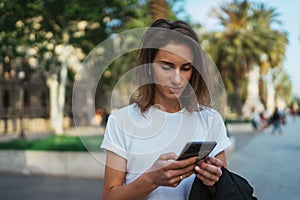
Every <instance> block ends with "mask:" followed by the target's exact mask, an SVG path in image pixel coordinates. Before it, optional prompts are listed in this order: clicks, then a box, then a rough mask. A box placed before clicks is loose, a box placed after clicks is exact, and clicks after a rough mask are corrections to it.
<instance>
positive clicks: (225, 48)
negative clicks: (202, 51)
mask: <svg viewBox="0 0 300 200" xmlns="http://www.w3.org/2000/svg"><path fill="white" fill-rule="evenodd" d="M212 13H213V14H214V16H215V17H217V18H218V19H219V21H220V23H221V24H222V25H223V27H224V29H223V30H222V31H218V32H214V33H208V35H207V36H206V38H207V40H208V41H209V45H208V48H207V51H208V52H209V53H210V54H211V55H212V57H213V59H214V61H215V63H216V65H217V66H218V68H219V70H220V72H221V75H222V76H223V77H224V79H225V87H226V89H227V90H228V93H229V97H230V99H229V103H231V105H230V107H231V108H232V110H236V111H237V113H238V114H239V115H241V111H242V105H243V102H244V100H245V99H246V91H245V89H246V88H247V87H246V85H247V83H246V81H247V74H248V72H249V71H250V70H251V69H252V67H253V66H255V65H258V66H259V67H260V74H261V75H264V74H265V73H266V72H267V71H268V70H269V69H270V68H273V67H279V66H280V65H281V63H282V61H283V58H284V56H285V47H286V45H287V35H286V33H285V32H281V31H278V30H276V29H274V28H273V24H274V23H279V22H280V21H279V20H278V18H277V17H278V13H277V12H276V10H275V9H274V8H267V7H266V5H265V4H263V3H259V4H255V3H251V2H249V1H247V0H244V1H238V0H234V1H232V2H230V3H225V4H223V5H221V6H220V7H219V8H216V9H214V10H213V11H212ZM232 86H234V87H232Z"/></svg>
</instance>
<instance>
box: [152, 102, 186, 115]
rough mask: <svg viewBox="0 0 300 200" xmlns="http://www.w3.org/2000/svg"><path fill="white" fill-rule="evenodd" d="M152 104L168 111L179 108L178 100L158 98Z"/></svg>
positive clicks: (176, 110) (171, 111)
mask: <svg viewBox="0 0 300 200" xmlns="http://www.w3.org/2000/svg"><path fill="white" fill-rule="evenodd" d="M154 106H155V107H156V108H158V109H160V110H163V111H165V112H169V113H175V112H178V111H180V110H181V107H180V103H179V101H178V100H165V99H164V100H163V101H160V100H159V99H155V100H154Z"/></svg>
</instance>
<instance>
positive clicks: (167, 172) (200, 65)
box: [101, 19, 230, 200]
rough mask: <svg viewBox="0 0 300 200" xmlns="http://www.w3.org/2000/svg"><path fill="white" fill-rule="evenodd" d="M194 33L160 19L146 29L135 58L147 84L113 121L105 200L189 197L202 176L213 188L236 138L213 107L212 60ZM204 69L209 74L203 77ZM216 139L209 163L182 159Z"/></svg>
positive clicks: (108, 132) (108, 138)
mask: <svg viewBox="0 0 300 200" xmlns="http://www.w3.org/2000/svg"><path fill="white" fill-rule="evenodd" d="M206 59H208V58H207V57H206V55H205V53H204V52H203V50H202V49H201V47H200V45H199V40H198V38H197V35H196V33H195V32H194V30H193V29H192V28H191V27H190V26H189V25H188V24H187V23H185V22H183V21H169V20H164V19H159V20H156V21H154V22H153V23H152V24H151V26H150V28H149V29H148V30H147V31H146V33H145V35H144V37H143V41H142V43H141V47H140V50H139V55H138V59H137V78H138V81H139V84H140V85H141V86H140V87H139V88H138V89H137V92H136V93H134V95H133V96H132V103H131V104H130V105H128V106H125V107H123V108H121V109H119V110H117V111H114V112H112V114H111V115H110V116H109V119H108V122H107V126H106V131H105V137H104V140H103V143H102V145H101V147H102V148H103V149H105V150H106V167H105V180H104V190H103V199H118V200H120V199H155V200H157V199H172V200H176V199H180V200H182V199H188V198H189V193H190V190H191V188H192V185H193V181H194V180H195V178H196V179H199V180H201V182H202V183H203V184H205V185H206V186H208V187H211V186H214V184H215V183H216V182H218V180H219V179H220V177H221V175H222V170H221V168H222V167H226V155H225V149H226V148H227V147H229V146H230V140H229V138H228V136H227V133H226V128H225V125H224V121H223V119H222V117H221V115H220V114H219V113H218V112H217V111H216V110H215V109H213V108H212V107H211V98H210V92H211V91H209V88H208V86H209V85H210V84H211V83H210V82H207V81H205V80H206V79H207V80H209V77H210V76H208V75H209V74H208V73H207V74H205V72H206V71H208V68H209V67H211V66H209V65H210V64H211V63H210V62H207V61H206ZM200 72H203V73H202V74H200ZM207 140H209V141H215V142H217V146H216V147H215V148H214V150H213V151H212V153H211V154H210V156H208V157H207V158H206V159H203V160H200V161H199V160H198V159H197V156H194V157H190V158H187V159H184V160H176V159H177V157H178V154H179V153H180V151H181V150H182V148H183V146H184V145H185V144H186V143H187V142H190V141H207Z"/></svg>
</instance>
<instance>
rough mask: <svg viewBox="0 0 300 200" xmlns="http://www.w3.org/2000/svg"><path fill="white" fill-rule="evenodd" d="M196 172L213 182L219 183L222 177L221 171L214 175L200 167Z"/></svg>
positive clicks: (197, 167) (196, 168)
mask: <svg viewBox="0 0 300 200" xmlns="http://www.w3.org/2000/svg"><path fill="white" fill-rule="evenodd" d="M195 172H196V173H198V174H200V175H201V176H203V177H205V179H208V180H210V181H213V182H218V181H219V177H220V176H221V175H222V174H220V173H219V171H218V172H217V173H212V172H211V171H208V170H206V169H203V168H202V167H199V166H196V167H195Z"/></svg>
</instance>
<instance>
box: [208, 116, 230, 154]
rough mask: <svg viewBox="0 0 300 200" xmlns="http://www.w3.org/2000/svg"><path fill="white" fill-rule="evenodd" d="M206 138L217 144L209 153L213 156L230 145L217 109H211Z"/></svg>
mask: <svg viewBox="0 0 300 200" xmlns="http://www.w3.org/2000/svg"><path fill="white" fill-rule="evenodd" d="M208 140H212V141H216V142H217V146H216V147H215V149H214V150H213V151H212V153H211V155H213V156H215V155H217V154H218V153H220V152H221V151H224V150H225V149H226V148H228V147H229V146H230V145H231V142H230V140H229V138H228V136H227V130H226V127H225V123H224V121H223V118H222V117H221V115H220V114H219V113H218V112H217V111H212V113H211V115H210V120H209V127H208Z"/></svg>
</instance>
